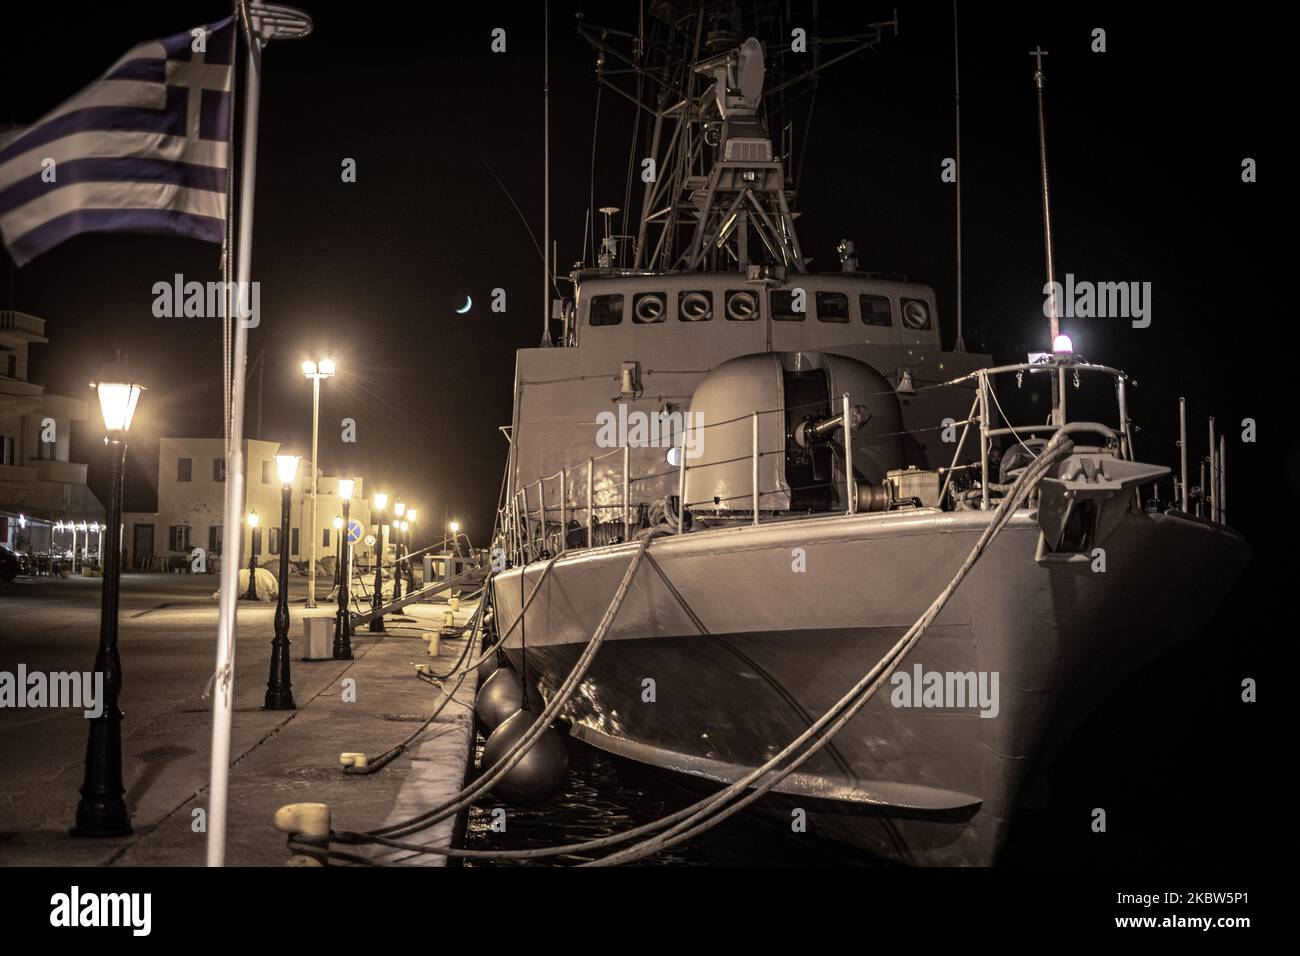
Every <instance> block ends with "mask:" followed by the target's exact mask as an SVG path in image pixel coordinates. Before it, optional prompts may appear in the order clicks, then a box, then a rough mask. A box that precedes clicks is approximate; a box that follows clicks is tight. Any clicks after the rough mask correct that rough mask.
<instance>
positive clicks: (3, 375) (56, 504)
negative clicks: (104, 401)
mask: <svg viewBox="0 0 1300 956" xmlns="http://www.w3.org/2000/svg"><path fill="white" fill-rule="evenodd" d="M48 343H49V339H47V338H46V337H45V320H44V319H39V318H37V317H36V316H34V315H28V314H27V313H25V312H11V311H0V543H3V544H5V545H8V546H9V547H11V548H15V549H16V550H22V551H30V552H32V553H41V552H48V551H50V550H51V544H52V543H53V544H54V545H55V546H56V547H61V548H66V547H70V546H71V540H72V539H71V536H70V535H64V536H61V537H60V536H58V535H56V534H54V532H53V526H54V525H55V524H56V523H58V522H61V521H62V522H68V521H71V522H77V523H81V522H91V523H92V524H102V522H103V520H104V506H103V505H102V504H100V502H99V499H98V498H96V497H95V496H94V494H92V493H91V491H90V489H89V488H87V487H86V466H85V465H84V464H81V463H79V462H74V461H71V460H70V457H71V456H70V454H69V449H70V446H71V439H72V423H73V422H84V421H86V419H87V417H88V415H89V413H90V408H89V405H88V403H87V402H86V401H83V400H82V399H78V398H68V397H67V396H64V395H54V394H51V393H48V392H46V391H45V388H44V386H42V385H38V384H36V383H34V382H31V381H28V377H27V349H28V346H30V345H32V344H37V345H45V344H48ZM96 411H97V410H96Z"/></svg>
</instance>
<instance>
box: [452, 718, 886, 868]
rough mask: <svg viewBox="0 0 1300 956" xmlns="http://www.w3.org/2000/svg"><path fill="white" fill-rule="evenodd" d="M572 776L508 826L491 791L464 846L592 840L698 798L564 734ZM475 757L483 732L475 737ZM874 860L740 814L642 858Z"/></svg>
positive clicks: (745, 862)
mask: <svg viewBox="0 0 1300 956" xmlns="http://www.w3.org/2000/svg"><path fill="white" fill-rule="evenodd" d="M566 744H567V746H568V749H569V777H568V781H567V782H566V784H565V787H564V789H563V790H562V791H561V792H560V793H558V794H556V795H555V796H554V797H552V798H551V800H550V801H548V802H547V803H545V804H543V805H542V806H539V807H530V808H525V807H506V832H505V833H494V832H492V830H491V829H490V825H491V823H492V817H491V811H492V809H493V808H494V807H497V806H501V804H499V803H497V802H495V801H493V800H492V799H491V798H489V799H487V800H485V801H483V802H481V803H479V804H476V805H475V806H473V807H471V808H470V815H469V821H468V824H467V826H466V833H465V843H464V845H465V846H466V847H467V848H468V849H471V850H526V849H535V848H538V847H546V846H555V845H557V844H562V843H578V842H581V841H583V840H594V839H597V838H598V837H604V836H609V835H611V834H614V833H620V832H622V831H625V830H630V829H632V828H633V827H636V826H640V825H641V824H644V823H650V822H652V821H654V820H657V819H659V818H661V817H665V816H668V815H669V814H671V813H673V812H674V811H676V810H680V809H681V808H683V807H686V806H689V805H690V804H692V803H694V802H696V801H697V800H699V799H700V796H701V794H698V793H693V792H691V791H688V790H685V789H682V788H680V787H678V786H676V785H675V784H673V782H672V781H671V779H670V776H669V775H668V774H666V773H663V772H660V771H656V770H653V769H650V768H647V767H644V766H642V765H640V764H637V763H634V762H632V761H629V760H623V759H621V758H618V757H614V756H611V755H610V754H607V753H604V752H603V751H600V750H597V749H595V748H594V747H589V746H587V745H586V744H584V743H581V742H580V741H577V740H574V739H573V738H571V737H570V738H567V740H566ZM476 750H477V752H476V755H475V760H476V761H477V760H478V759H479V758H481V757H482V753H483V737H482V736H481V735H480V736H478V738H477V740H476ZM620 849H622V846H621V845H620V846H615V847H606V848H604V849H602V850H597V851H594V852H592V853H590V854H586V855H582V856H576V855H575V856H568V857H554V858H548V859H543V860H535V861H516V860H503V861H500V862H485V861H478V860H476V861H473V862H472V863H467V865H475V866H505V865H520V864H521V863H523V862H531V863H534V864H537V863H540V864H546V865H561V866H564V865H573V864H575V863H582V862H585V861H586V860H589V859H594V858H597V857H600V856H605V855H608V854H610V853H613V852H616V851H617V850H620ZM874 864H875V861H874V860H872V859H870V858H869V857H867V856H865V855H863V854H860V853H856V852H854V851H853V850H850V849H848V848H846V847H842V846H839V845H837V844H834V843H830V842H827V841H824V840H820V839H818V838H817V837H814V836H812V835H811V834H808V833H794V832H792V831H791V830H790V829H789V827H788V826H786V827H783V826H781V825H779V824H777V823H775V822H771V823H769V822H768V821H766V820H762V819H759V818H757V817H752V816H749V815H748V814H745V813H740V814H737V815H736V816H734V817H732V818H731V819H729V820H727V821H725V822H724V823H722V824H720V825H718V826H716V827H714V828H713V829H712V830H709V831H707V832H706V833H703V834H701V835H700V836H698V837H695V838H694V839H693V840H689V841H687V842H685V843H682V844H680V845H678V846H675V847H671V848H670V849H668V850H665V851H663V852H661V853H658V854H656V855H655V856H653V857H650V858H648V859H646V860H644V861H642V864H641V865H643V866H729V865H730V866H871V865H874Z"/></svg>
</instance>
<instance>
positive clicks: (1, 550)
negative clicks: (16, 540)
mask: <svg viewBox="0 0 1300 956" xmlns="http://www.w3.org/2000/svg"><path fill="white" fill-rule="evenodd" d="M25 563H26V558H25V556H24V555H21V554H19V553H18V552H17V551H14V550H11V549H10V548H6V547H5V546H4V545H3V544H0V581H4V582H6V583H8V582H9V581H12V580H13V579H14V578H16V577H18V575H20V574H23V573H25V572H24V571H23V565H24V564H25Z"/></svg>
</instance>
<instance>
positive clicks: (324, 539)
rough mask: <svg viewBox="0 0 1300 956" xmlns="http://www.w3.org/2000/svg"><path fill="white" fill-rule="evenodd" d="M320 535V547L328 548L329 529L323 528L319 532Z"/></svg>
mask: <svg viewBox="0 0 1300 956" xmlns="http://www.w3.org/2000/svg"><path fill="white" fill-rule="evenodd" d="M320 537H321V541H320V543H321V547H323V548H328V547H329V546H330V529H329V528H326V529H324V532H323V533H322V534H321V536H320Z"/></svg>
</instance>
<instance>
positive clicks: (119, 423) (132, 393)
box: [90, 366, 144, 432]
mask: <svg viewBox="0 0 1300 956" xmlns="http://www.w3.org/2000/svg"><path fill="white" fill-rule="evenodd" d="M90 387H91V388H93V389H94V390H95V392H96V393H97V394H98V395H99V410H100V412H101V413H103V416H104V427H105V428H106V429H108V430H109V431H110V432H124V431H127V430H128V429H130V427H131V419H132V418H133V417H134V416H135V406H136V403H137V402H139V401H140V393H141V392H143V391H144V386H143V385H137V384H135V383H134V382H132V381H131V379H130V377H129V376H128V375H127V374H126V370H125V369H124V368H123V367H122V366H117V367H115V368H111V369H107V368H106V369H104V370H103V371H102V372H100V380H99V381H98V382H95V383H92V384H91V386H90Z"/></svg>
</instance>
